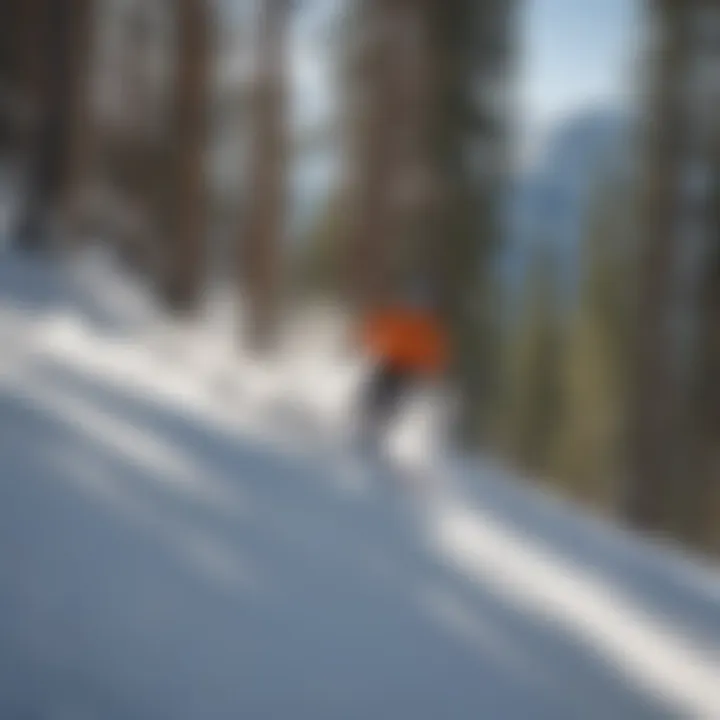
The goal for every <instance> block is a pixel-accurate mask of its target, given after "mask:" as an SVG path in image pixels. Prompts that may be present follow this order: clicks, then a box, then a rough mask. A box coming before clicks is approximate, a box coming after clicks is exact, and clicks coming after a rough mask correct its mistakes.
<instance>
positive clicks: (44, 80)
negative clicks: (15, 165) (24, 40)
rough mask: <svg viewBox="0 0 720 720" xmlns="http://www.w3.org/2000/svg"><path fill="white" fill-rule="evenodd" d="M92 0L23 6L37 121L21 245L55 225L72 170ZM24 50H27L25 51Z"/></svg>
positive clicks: (42, 0) (80, 133) (44, 236)
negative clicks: (29, 38)
mask: <svg viewBox="0 0 720 720" xmlns="http://www.w3.org/2000/svg"><path fill="white" fill-rule="evenodd" d="M91 7H92V1H91V0H33V2H32V4H31V5H28V6H27V8H26V9H27V11H28V15H27V16H26V18H25V21H26V22H27V23H28V26H29V32H30V33H31V34H32V36H33V38H34V42H30V41H29V46H30V48H32V54H30V55H28V56H26V57H25V58H24V62H25V63H26V66H25V71H26V72H27V86H28V88H29V90H28V94H27V97H29V98H30V100H29V102H28V106H29V107H31V108H32V109H33V110H34V112H33V113H32V114H33V115H34V116H35V117H36V121H35V122H33V123H32V124H31V125H32V126H31V129H30V130H29V137H28V141H27V144H28V146H30V147H32V152H31V157H30V159H29V163H30V169H29V179H28V188H27V199H26V207H25V209H24V211H23V212H24V216H23V218H22V220H21V226H20V229H19V234H18V241H19V243H20V245H21V246H23V247H26V248H37V247H40V246H41V245H44V244H46V243H47V242H48V239H49V236H50V234H51V233H52V232H53V230H55V229H56V227H57V225H56V220H57V219H58V216H59V214H60V212H61V210H62V204H63V201H64V200H65V198H66V195H67V192H68V188H69V186H70V184H71V183H72V178H73V169H74V168H75V167H76V162H77V161H78V160H79V156H80V150H79V148H80V147H81V145H82V142H83V140H82V138H83V137H84V134H85V133H84V118H85V111H84V107H85V100H86V89H87V88H86V84H85V80H86V73H87V68H88V53H89V47H90V43H89V38H90V32H91V27H92V22H91ZM28 53H30V50H29V49H28Z"/></svg>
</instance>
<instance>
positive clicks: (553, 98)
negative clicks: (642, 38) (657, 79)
mask: <svg viewBox="0 0 720 720" xmlns="http://www.w3.org/2000/svg"><path fill="white" fill-rule="evenodd" d="M640 4H641V0H525V7H524V9H523V11H522V12H521V18H522V34H521V47H522V48H523V51H522V57H521V66H520V84H519V93H520V103H521V107H522V109H523V111H524V112H523V130H524V133H525V134H526V136H527V138H528V142H530V143H534V142H536V141H537V139H538V137H539V136H542V135H543V134H544V133H545V132H546V131H547V130H548V129H549V128H550V127H551V126H552V125H554V124H556V123H557V122H558V121H559V120H561V119H562V118H563V117H566V116H568V115H570V114H572V113H573V112H575V111H577V110H579V109H581V108H584V107H587V106H589V105H608V104H619V103H622V102H623V101H624V99H625V98H626V96H627V93H629V92H631V90H632V82H633V74H634V61H635V57H636V51H637V49H638V37H637V34H638V14H639V11H640Z"/></svg>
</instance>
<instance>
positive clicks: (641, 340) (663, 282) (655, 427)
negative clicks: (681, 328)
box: [626, 0, 687, 531]
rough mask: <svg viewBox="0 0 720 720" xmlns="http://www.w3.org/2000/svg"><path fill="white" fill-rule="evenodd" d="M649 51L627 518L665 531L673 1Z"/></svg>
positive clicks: (671, 498)
mask: <svg viewBox="0 0 720 720" xmlns="http://www.w3.org/2000/svg"><path fill="white" fill-rule="evenodd" d="M651 11H652V15H653V17H652V20H653V21H654V22H655V23H656V39H655V42H656V50H655V52H656V54H655V56H654V57H653V59H652V65H651V74H652V78H651V80H650V82H651V86H652V87H651V94H650V104H649V107H648V108H647V113H648V116H647V121H646V123H647V125H646V142H647V146H646V158H645V175H644V197H643V200H642V206H641V214H642V217H641V251H640V254H639V266H638V269H639V278H638V297H637V317H636V332H635V359H634V382H633V383H632V385H633V386H634V393H633V394H634V403H633V404H634V409H633V413H632V415H633V417H632V421H633V423H632V424H633V428H632V431H633V438H632V448H631V456H632V465H633V473H632V475H633V480H632V483H631V486H630V487H629V488H628V494H627V498H626V503H627V514H628V517H629V519H630V520H631V521H632V522H634V523H636V524H637V525H639V526H641V527H643V528H646V529H649V530H655V531H658V530H668V529H669V527H670V526H671V525H672V521H673V508H674V506H675V505H676V503H677V502H678V491H679V489H680V488H681V487H682V482H683V478H682V475H683V468H685V470H687V464H686V460H687V457H686V454H685V452H684V450H685V448H684V444H685V443H684V440H685V439H686V436H687V432H686V428H685V427H683V422H682V420H681V415H682V404H683V401H682V397H681V392H682V391H681V389H680V383H679V378H678V372H677V367H676V364H675V358H676V354H675V351H676V350H677V338H676V336H674V335H673V329H672V326H671V318H672V311H673V307H672V296H673V284H674V277H675V270H676V265H677V259H678V242H679V237H678V232H677V228H678V209H679V207H678V198H679V175H680V170H681V167H680V164H681V148H680V140H681V137H682V133H683V127H682V111H681V95H680V93H681V90H682V88H683V86H684V80H685V62H686V59H687V28H686V24H687V17H686V13H683V5H682V4H680V3H677V2H675V0H655V1H654V2H653V4H652V10H651Z"/></svg>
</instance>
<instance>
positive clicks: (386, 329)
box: [361, 307, 449, 376]
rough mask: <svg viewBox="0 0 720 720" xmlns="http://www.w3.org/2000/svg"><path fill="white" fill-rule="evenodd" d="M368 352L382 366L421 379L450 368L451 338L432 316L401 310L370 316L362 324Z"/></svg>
mask: <svg viewBox="0 0 720 720" xmlns="http://www.w3.org/2000/svg"><path fill="white" fill-rule="evenodd" d="M361 342H362V345H363V347H364V349H365V351H366V352H367V353H368V354H370V356H371V357H373V358H375V359H376V360H378V361H379V362H384V363H389V364H392V365H394V366H396V367H399V368H401V369H403V370H407V371H410V372H413V373H417V374H421V375H431V376H434V375H439V374H442V373H443V372H444V371H445V369H446V366H447V364H448V359H449V347H448V344H449V343H448V338H447V335H446V333H445V332H444V329H443V327H442V325H441V324H440V323H439V322H438V321H437V319H436V318H435V317H433V315H431V314H430V313H427V312H424V311H422V310H415V309H406V308H402V307H397V308H389V309H385V310H381V311H377V312H373V313H371V314H370V315H369V316H368V317H367V318H365V321H364V322H363V324H362V329H361Z"/></svg>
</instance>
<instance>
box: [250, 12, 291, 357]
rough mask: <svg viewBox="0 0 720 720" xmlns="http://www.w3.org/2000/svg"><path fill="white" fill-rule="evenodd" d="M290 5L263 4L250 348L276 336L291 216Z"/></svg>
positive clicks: (253, 170) (255, 105)
mask: <svg viewBox="0 0 720 720" xmlns="http://www.w3.org/2000/svg"><path fill="white" fill-rule="evenodd" d="M289 11H290V3H289V1H288V0H265V2H263V3H261V9H260V19H259V32H258V56H257V68H256V72H257V76H256V78H255V88H254V97H253V100H252V110H251V112H252V146H251V150H250V152H251V159H250V177H249V189H250V191H249V204H248V207H247V215H246V222H247V226H246V228H245V236H244V238H243V240H242V243H241V247H240V264H241V273H242V277H243V278H244V286H245V290H246V293H245V294H246V302H247V307H246V308H245V317H246V323H247V327H246V333H245V339H246V342H247V343H248V345H249V346H250V347H251V348H253V349H255V350H258V351H265V350H268V349H270V348H271V347H272V345H273V344H274V342H275V336H276V332H277V329H278V328H277V324H278V320H279V318H278V314H279V297H278V284H279V279H280V254H281V250H282V240H283V233H284V230H285V219H286V218H285V215H286V198H285V194H286V176H287V77H286V76H287V61H286V52H287V32H288V22H289Z"/></svg>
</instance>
